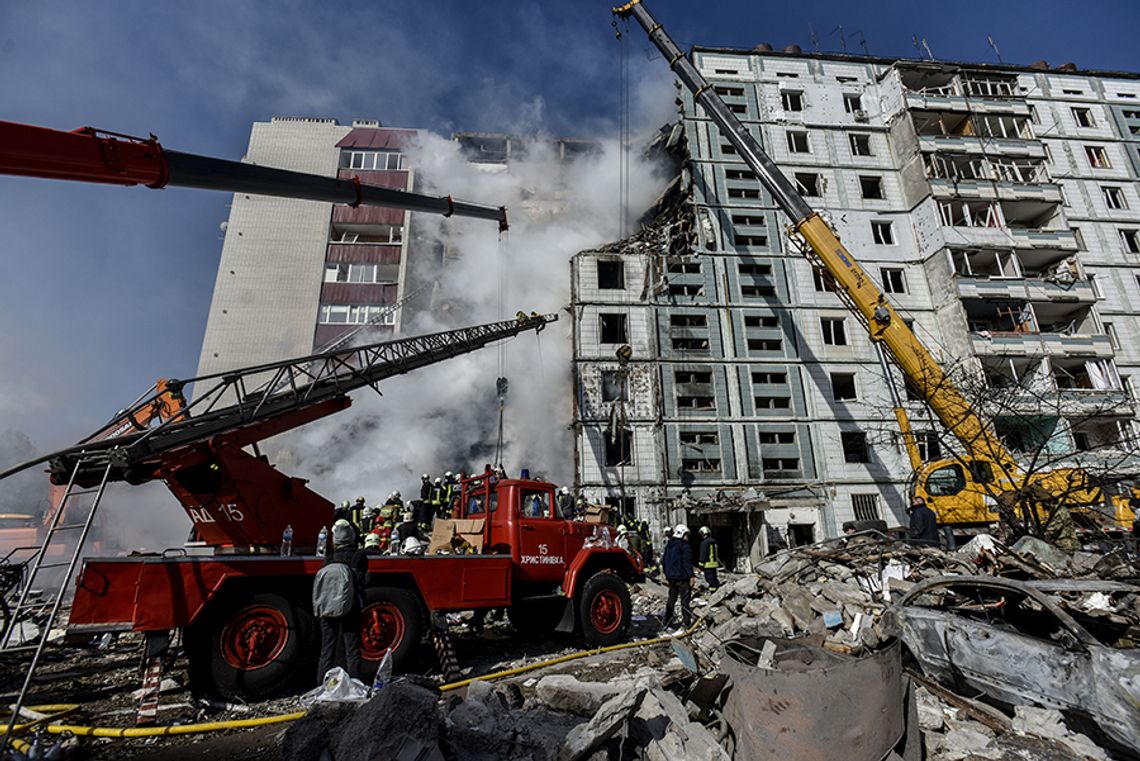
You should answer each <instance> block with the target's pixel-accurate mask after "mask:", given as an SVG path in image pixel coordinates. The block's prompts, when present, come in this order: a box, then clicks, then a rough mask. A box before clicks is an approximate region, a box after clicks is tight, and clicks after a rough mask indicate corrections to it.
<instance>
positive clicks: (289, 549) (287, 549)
mask: <svg viewBox="0 0 1140 761" xmlns="http://www.w3.org/2000/svg"><path fill="white" fill-rule="evenodd" d="M292 554H293V526H292V525H291V524H290V525H288V526H286V527H285V530H284V531H283V532H281V557H283V558H284V557H289V556H290V555H292Z"/></svg>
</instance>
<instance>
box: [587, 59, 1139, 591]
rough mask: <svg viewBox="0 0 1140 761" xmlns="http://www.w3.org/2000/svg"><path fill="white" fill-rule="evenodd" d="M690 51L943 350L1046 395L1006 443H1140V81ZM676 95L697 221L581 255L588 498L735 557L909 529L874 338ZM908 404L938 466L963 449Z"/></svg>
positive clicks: (712, 132) (679, 140)
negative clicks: (698, 536)
mask: <svg viewBox="0 0 1140 761" xmlns="http://www.w3.org/2000/svg"><path fill="white" fill-rule="evenodd" d="M692 56H693V60H694V63H695V65H696V66H697V67H698V68H699V69H700V70H701V72H702V73H703V74H704V76H705V77H707V78H708V79H709V80H710V81H711V82H712V83H713V85H714V86H715V88H716V91H717V92H718V93H719V94H720V95H721V97H722V98H723V99H724V101H725V102H726V103H727V105H728V106H729V108H730V109H731V110H732V111H734V112H735V113H736V114H737V115H738V117H739V118H740V119H741V120H742V121H743V123H744V124H745V125H746V127H747V128H748V129H750V130H752V131H753V133H754V135H756V136H757V137H758V138H759V140H760V142H761V144H762V145H764V146H765V149H766V150H767V151H768V152H769V153H770V155H771V156H772V158H773V159H774V160H775V161H776V163H777V164H778V165H779V166H780V167H781V169H782V170H783V171H784V173H785V174H787V175H788V176H789V178H791V179H793V180H794V182H795V184H796V185H797V187H798V189H799V191H800V192H801V193H802V194H803V195H804V196H805V198H806V200H807V201H808V203H809V204H811V205H812V206H813V207H814V208H816V209H817V210H820V211H821V212H822V213H823V214H824V215H825V217H826V218H827V219H828V220H829V221H830V222H831V224H832V225H833V226H834V227H835V229H836V230H837V232H838V233H839V235H840V237H841V238H842V239H843V241H844V243H845V245H846V246H847V247H848V249H849V250H850V251H851V252H852V253H853V254H854V255H855V257H856V258H857V259H858V260H859V262H860V263H861V264H862V266H863V268H864V269H865V270H866V271H867V272H868V273H869V274H870V275H871V276H872V277H873V278H875V279H876V280H877V282H878V283H879V285H880V287H881V288H882V290H883V291H885V292H886V293H887V294H889V297H890V298H891V299H892V300H893V302H894V304H895V306H896V307H897V308H898V309H899V311H900V312H901V313H902V314H904V315H905V316H906V319H908V320H912V321H913V325H914V328H915V330H916V332H917V334H918V335H919V337H920V338H921V339H922V340H923V341H924V342H925V343H927V345H928V346H929V347H930V348H931V349H932V350H933V351H934V353H935V355H936V356H937V357H938V358H939V360H940V361H941V362H943V363H944V364H945V365H946V366H948V367H962V368H965V369H966V370H967V371H970V372H972V373H973V375H974V376H976V377H978V378H984V383H985V384H986V387H988V388H992V389H1009V390H1011V392H1012V395H1013V397H1014V398H1016V394H1017V392H1020V391H1026V392H1032V393H1026V394H1025V400H1026V401H1025V408H1024V409H1021V410H1018V409H1014V410H1012V414H1011V411H1010V410H1009V409H1008V407H1007V408H1006V410H1005V411H1006V414H1005V415H1004V416H1003V415H1000V414H994V413H993V411H990V412H991V416H992V417H993V419H994V423H995V426H996V428H997V429H998V432H999V434H1000V435H1001V436H1002V437H1003V439H1004V440H1005V441H1006V442H1007V444H1008V445H1009V446H1010V447H1011V448H1012V449H1014V450H1021V451H1031V450H1032V449H1033V448H1034V447H1046V448H1048V450H1049V451H1051V452H1056V453H1065V452H1072V453H1081V452H1088V451H1099V450H1105V449H1110V450H1112V451H1113V452H1128V451H1130V450H1132V449H1133V447H1134V444H1135V441H1136V433H1137V430H1136V422H1135V420H1134V416H1135V403H1134V394H1133V386H1132V383H1131V378H1133V377H1135V375H1136V372H1137V370H1138V369H1140V345H1138V344H1137V342H1136V340H1135V337H1136V336H1137V335H1140V332H1138V331H1140V322H1138V320H1140V313H1138V310H1137V308H1136V307H1135V306H1133V305H1135V304H1137V303H1140V196H1138V194H1137V182H1136V180H1137V177H1138V176H1140V175H1138V170H1140V79H1138V77H1137V76H1136V75H1132V74H1116V73H1101V72H1086V71H1081V70H1078V69H1077V68H1076V67H1075V66H1073V65H1071V64H1069V65H1066V66H1064V67H1062V68H1060V69H1051V68H1050V67H1049V66H1048V65H1047V64H1045V63H1044V62H1040V63H1038V64H1036V65H1034V66H1030V67H1013V66H991V65H969V64H951V63H942V62H936V61H925V60H924V61H908V60H895V59H881V58H872V57H865V56H850V55H824V54H802V53H801V52H800V51H799V50H798V49H789V50H786V51H784V52H782V53H781V52H775V51H773V50H772V49H771V48H770V46H766V45H762V46H759V47H757V48H756V49H754V50H751V51H742V50H723V49H703V48H696V49H695V50H694V51H693V53H692ZM677 92H678V104H679V108H680V112H681V120H680V123H679V127H678V129H677V130H676V131H675V133H674V134H673V135H672V136H671V142H672V143H673V144H674V147H675V149H677V150H680V151H681V154H682V159H683V161H682V163H683V167H682V169H681V175H680V178H679V180H678V184H677V187H676V188H675V190H676V191H677V192H678V194H679V195H680V196H682V197H683V198H684V205H683V211H681V212H680V216H679V217H676V216H675V217H673V218H671V219H670V220H668V221H667V222H664V223H662V222H658V223H657V224H655V225H651V226H650V227H648V228H647V229H645V230H643V231H642V233H641V234H639V235H638V236H635V237H634V238H632V239H630V240H628V241H626V242H624V243H623V244H620V245H616V246H613V247H609V248H606V249H604V250H600V251H588V252H583V253H582V254H579V255H578V256H576V257H575V258H574V260H573V262H572V299H573V308H574V313H575V318H576V319H575V323H576V324H575V336H574V342H575V343H574V361H575V377H576V382H577V398H576V400H575V427H576V435H577V444H576V446H577V449H578V452H577V467H578V479H579V483H580V486H581V488H582V489H583V491H584V492H585V493H586V495H587V496H589V497H590V498H591V499H592V500H594V501H598V502H601V501H607V502H609V503H610V504H613V505H615V506H622V507H623V508H624V510H625V511H626V512H628V513H632V514H634V515H636V517H638V518H640V519H647V520H649V521H650V522H651V523H652V524H654V525H656V526H657V527H658V528H659V529H662V528H665V527H667V526H669V525H672V524H676V523H679V522H689V523H693V524H695V523H702V524H707V525H709V526H711V527H712V528H713V529H714V531H715V532H716V535H717V536H718V538H719V539H720V546H721V555H722V558H723V560H724V562H725V563H726V564H727V565H728V566H730V567H732V566H733V565H735V566H736V567H737V569H738V570H743V569H746V568H748V567H749V565H750V564H751V563H752V562H755V560H756V559H757V558H758V557H760V556H762V555H764V554H765V553H767V552H769V551H771V550H772V549H773V548H774V547H776V546H783V545H784V544H793V545H796V544H802V543H805V542H810V541H813V540H816V539H820V538H824V537H827V536H834V535H835V534H836V533H837V531H838V529H839V527H840V526H841V525H842V523H843V522H844V521H848V520H856V519H865V520H866V519H885V520H886V521H887V522H888V524H890V525H898V524H900V523H905V514H904V504H905V503H904V500H905V496H906V494H905V493H906V487H907V479H908V476H909V473H910V468H909V465H908V462H907V459H906V456H905V454H904V453H903V451H902V448H901V445H900V442H899V440H898V436H897V435H896V434H895V432H894V430H893V429H892V427H891V424H892V423H893V420H892V416H891V406H890V402H889V397H888V395H887V390H886V384H885V382H884V378H883V375H882V371H881V369H880V367H879V364H878V361H877V357H876V354H875V352H874V349H873V347H872V345H871V342H870V341H869V340H868V337H867V335H866V334H865V332H864V330H863V328H862V326H861V324H860V323H859V322H858V321H857V320H856V319H855V318H854V316H853V315H852V314H851V313H849V312H848V311H847V310H846V309H845V308H844V306H843V304H842V303H841V302H840V299H839V297H838V296H837V295H836V294H835V293H834V292H833V291H832V290H831V288H830V287H829V282H828V280H827V278H826V277H823V276H821V274H820V273H819V272H816V271H813V269H812V267H811V266H810V265H809V263H808V261H807V260H806V259H805V258H804V257H803V256H802V255H800V254H799V253H798V252H797V251H796V250H795V248H794V247H793V246H792V245H790V243H789V239H788V237H787V235H786V234H785V227H786V225H787V219H786V218H785V217H783V215H782V213H780V212H777V210H776V208H775V204H774V203H773V202H772V199H771V197H770V196H769V195H768V193H767V192H766V191H765V190H764V189H763V188H762V186H761V185H760V183H759V182H758V180H757V179H756V177H755V176H753V174H752V173H751V172H750V171H749V170H748V167H747V166H746V165H745V164H744V162H743V161H742V160H741V159H740V158H739V156H737V155H736V153H735V151H734V150H733V148H732V146H731V145H729V143H728V141H727V140H725V139H724V138H723V137H722V136H721V135H720V134H719V132H718V130H717V128H716V126H715V125H714V124H713V122H711V121H710V120H709V119H707V118H706V116H705V114H704V113H703V111H702V109H700V108H698V107H695V106H694V103H693V99H692V97H691V96H690V94H689V93H688V92H687V91H685V90H684V89H682V88H678V91H677ZM1121 339H1124V340H1123V341H1122V340H1121ZM623 347H628V348H627V349H623ZM893 381H894V382H895V383H896V384H899V387H900V388H901V387H902V386H901V378H899V377H898V376H897V375H896V377H895V378H894V379H893ZM1007 398H1008V397H1007ZM983 401H984V399H983ZM908 404H912V405H913V406H912V409H911V416H912V420H913V421H914V423H915V426H916V429H917V436H918V443H919V449H920V451H921V452H922V454H923V456H924V458H926V459H931V458H937V457H940V456H945V452H944V450H945V449H946V439H945V435H944V432H942V431H940V430H939V428H938V426H937V424H936V422H935V421H933V420H932V419H931V417H930V415H929V413H924V411H923V409H922V407H921V405H920V404H918V403H917V402H908Z"/></svg>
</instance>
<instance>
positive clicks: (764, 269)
mask: <svg viewBox="0 0 1140 761" xmlns="http://www.w3.org/2000/svg"><path fill="white" fill-rule="evenodd" d="M736 269H737V271H738V272H739V273H740V274H741V275H752V276H753V277H771V276H772V265H771V264H757V263H756V262H740V263H739V264H737V265H736Z"/></svg>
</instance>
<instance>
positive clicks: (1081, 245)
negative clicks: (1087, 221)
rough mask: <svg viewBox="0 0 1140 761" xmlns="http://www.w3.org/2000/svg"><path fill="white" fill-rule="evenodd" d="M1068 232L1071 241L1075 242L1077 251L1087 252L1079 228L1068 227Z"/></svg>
mask: <svg viewBox="0 0 1140 761" xmlns="http://www.w3.org/2000/svg"><path fill="white" fill-rule="evenodd" d="M1069 232H1071V233H1072V234H1073V239H1074V240H1075V241H1076V242H1077V250H1078V251H1088V249H1087V248H1085V236H1084V235H1082V234H1081V228H1079V227H1070V228H1069Z"/></svg>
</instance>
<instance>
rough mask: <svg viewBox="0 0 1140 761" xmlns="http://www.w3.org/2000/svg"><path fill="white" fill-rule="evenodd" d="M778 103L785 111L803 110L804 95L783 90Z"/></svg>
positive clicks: (794, 91)
mask: <svg viewBox="0 0 1140 761" xmlns="http://www.w3.org/2000/svg"><path fill="white" fill-rule="evenodd" d="M780 101H781V102H782V103H783V104H784V110H785V111H803V110H804V94H803V93H802V92H800V91H798V90H784V91H783V92H782V93H780Z"/></svg>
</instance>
